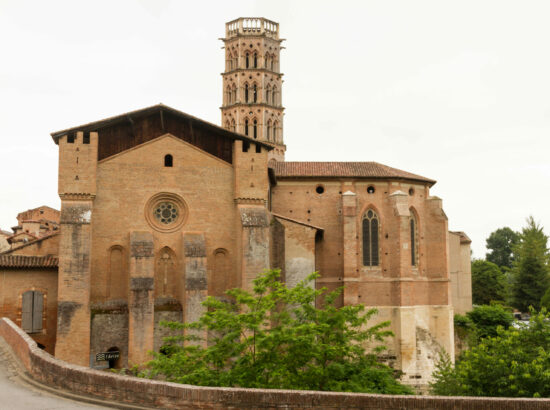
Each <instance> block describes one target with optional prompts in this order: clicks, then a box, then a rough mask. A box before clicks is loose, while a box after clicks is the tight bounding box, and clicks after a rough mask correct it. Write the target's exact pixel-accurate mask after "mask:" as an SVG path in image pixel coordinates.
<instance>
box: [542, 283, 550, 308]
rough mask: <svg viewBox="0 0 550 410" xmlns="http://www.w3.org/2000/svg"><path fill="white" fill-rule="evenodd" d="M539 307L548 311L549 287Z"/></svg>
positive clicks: (549, 306)
mask: <svg viewBox="0 0 550 410" xmlns="http://www.w3.org/2000/svg"><path fill="white" fill-rule="evenodd" d="M540 306H541V308H546V310H550V286H549V287H548V289H546V292H545V293H544V296H543V297H542V299H541V300H540Z"/></svg>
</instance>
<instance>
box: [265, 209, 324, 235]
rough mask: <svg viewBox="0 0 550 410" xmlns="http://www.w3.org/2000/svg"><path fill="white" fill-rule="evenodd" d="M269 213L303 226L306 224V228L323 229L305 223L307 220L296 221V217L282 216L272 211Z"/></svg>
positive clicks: (322, 229)
mask: <svg viewBox="0 0 550 410" xmlns="http://www.w3.org/2000/svg"><path fill="white" fill-rule="evenodd" d="M271 215H273V216H274V217H275V218H279V219H284V220H285V221H289V222H293V223H295V224H299V225H304V226H307V227H308V228H313V229H317V230H318V231H321V232H323V231H324V228H321V227H319V226H315V225H311V224H309V223H307V222H302V221H298V220H297V219H292V218H289V217H287V216H283V215H279V214H274V213H273V212H272V213H271Z"/></svg>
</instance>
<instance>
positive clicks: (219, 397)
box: [0, 318, 550, 410]
mask: <svg viewBox="0 0 550 410" xmlns="http://www.w3.org/2000/svg"><path fill="white" fill-rule="evenodd" d="M0 336H1V337H3V338H4V340H5V341H6V342H7V343H8V344H9V345H10V346H11V348H12V349H13V351H14V353H15V354H16V355H17V357H19V359H20V360H21V362H22V363H23V365H24V367H25V368H26V369H27V371H28V373H29V375H30V376H31V377H33V378H34V379H35V380H37V381H39V382H42V383H44V384H47V385H49V386H51V387H56V388H60V389H65V390H68V391H71V392H73V393H77V394H83V395H88V396H96V397H100V398H107V399H109V400H115V401H120V402H125V403H131V404H137V405H142V406H151V407H156V408H169V409H197V408H199V409H254V408H263V409H266V408H267V409H277V408H285V409H305V408H313V407H315V408H318V409H373V410H374V409H395V410H403V409H430V410H431V409H433V410H436V409H437V410H442V409H443V410H446V409H449V410H450V409H453V410H457V409H461V410H462V409H464V410H466V409H468V410H470V409H471V410H474V409H475V410H512V409H513V410H520V409H523V410H538V409H550V399H506V398H472V397H430V396H389V395H376V394H355V393H328V392H317V391H293V390H261V389H232V388H219V387H198V386H190V385H184V384H175V383H168V382H160V381H154V380H147V379H139V378H135V377H129V376H121V375H117V374H111V373H106V372H101V371H98V370H92V369H88V368H86V367H81V366H76V365H71V364H68V363H65V362H63V361H61V360H58V359H56V358H54V357H52V356H51V355H50V354H48V353H46V352H44V351H42V350H41V349H39V348H38V347H37V346H36V343H35V342H34V341H33V340H32V339H31V338H30V337H29V336H27V334H26V333H25V332H23V331H22V330H21V329H20V328H19V327H17V326H16V325H15V324H14V323H13V322H12V321H10V320H9V319H6V318H2V319H0Z"/></svg>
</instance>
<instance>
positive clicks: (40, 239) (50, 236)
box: [3, 231, 59, 255]
mask: <svg viewBox="0 0 550 410" xmlns="http://www.w3.org/2000/svg"><path fill="white" fill-rule="evenodd" d="M56 235H59V231H57V232H54V233H50V234H48V235H47V236H43V237H41V238H39V239H36V240H34V241H30V242H27V243H24V244H23V245H19V246H18V247H16V248H13V249H10V250H7V251H5V252H3V254H4V255H5V254H7V253H11V252H13V251H19V250H20V249H21V248H24V247H26V246H31V245H36V244H37V243H38V242H42V241H44V240H46V239H50V238H52V237H54V236H56ZM8 239H9V238H8Z"/></svg>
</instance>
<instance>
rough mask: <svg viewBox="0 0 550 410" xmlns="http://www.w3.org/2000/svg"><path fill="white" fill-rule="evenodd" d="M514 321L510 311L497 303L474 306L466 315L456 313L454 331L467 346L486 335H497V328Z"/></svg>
mask: <svg viewBox="0 0 550 410" xmlns="http://www.w3.org/2000/svg"><path fill="white" fill-rule="evenodd" d="M513 322H514V317H513V316H512V313H510V311H508V310H507V309H505V308H504V307H503V306H501V305H499V304H492V305H482V306H476V307H475V308H474V309H473V310H471V311H470V312H467V313H466V315H459V314H456V315H455V317H454V325H455V331H456V332H457V334H458V335H459V337H460V338H462V339H464V340H466V341H467V343H468V345H469V346H475V345H477V344H479V342H480V341H481V340H482V339H484V338H486V337H494V336H496V335H497V329H498V328H499V327H502V328H503V329H508V328H509V327H510V326H511V325H512V323H513Z"/></svg>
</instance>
